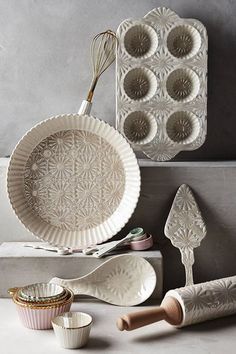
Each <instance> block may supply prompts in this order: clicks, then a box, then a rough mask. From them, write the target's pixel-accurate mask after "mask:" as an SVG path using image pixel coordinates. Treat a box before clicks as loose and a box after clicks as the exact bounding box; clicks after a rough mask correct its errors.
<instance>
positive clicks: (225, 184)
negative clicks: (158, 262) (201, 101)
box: [0, 0, 236, 289]
mask: <svg viewBox="0 0 236 354" xmlns="http://www.w3.org/2000/svg"><path fill="white" fill-rule="evenodd" d="M158 6H167V7H170V8H172V9H173V10H175V11H176V12H177V13H178V14H179V15H180V16H182V17H193V18H197V19H199V20H201V21H202V22H203V23H204V24H205V25H206V27H207V30H208V34H209V99H208V137H207V141H206V143H205V144H204V146H203V147H202V148H201V149H199V150H196V151H193V152H183V153H181V154H179V155H178V156H177V157H176V160H230V159H235V158H236V139H235V128H236V118H235V112H236V97H234V96H235V89H234V87H235V82H236V67H235V66H236V64H235V59H234V58H235V55H236V38H235V36H236V21H235V17H236V1H233V0H221V1H218V0H172V1H171V0H169V1H165V0H163V1H151V0H145V1H144V0H143V1H140V0H139V1H137V0H136V1H135V0H117V1H114V0H110V1H109V0H100V1H98V0H93V1H92V0H90V1H88V0H47V1H46V0H44V1H43V0H38V1H33V0H21V1H19V0H7V1H4V0H0V156H5V155H9V154H10V153H11V151H12V148H13V147H14V145H15V144H16V142H17V141H18V140H19V139H20V138H21V136H22V135H23V134H24V133H25V132H26V131H27V130H28V129H30V128H31V127H32V126H33V125H34V124H36V123H37V122H39V121H41V120H43V119H45V118H47V117H48V116H52V115H56V114H60V113H68V112H76V111H77V110H78V108H79V105H80V102H81V100H82V99H83V98H84V96H85V94H86V92H87V88H88V86H89V81H90V69H89V65H90V63H89V44H90V41H91V39H92V37H93V35H94V34H96V33H98V32H99V31H102V30H104V29H106V28H111V29H116V28H117V26H118V25H119V23H120V22H121V21H122V20H124V19H125V18H128V17H141V16H143V15H145V14H146V13H147V12H148V11H149V10H151V9H152V8H154V7H158ZM114 78H115V68H114V66H113V67H112V68H110V69H109V71H108V72H106V73H105V74H104V76H103V77H102V78H101V81H100V83H99V84H98V87H97V90H96V94H95V100H94V107H93V113H94V115H97V116H98V117H100V118H103V119H105V120H106V121H108V122H110V123H111V124H113V125H114V123H115V82H114ZM208 165H209V166H208ZM166 166H167V165H166V164H163V165H162V166H161V165H160V164H159V165H158V166H157V167H152V168H149V167H147V168H143V169H142V193H141V198H140V201H139V204H138V207H137V209H136V211H135V213H134V215H133V217H132V219H131V220H130V222H129V224H128V225H127V227H126V230H128V229H130V227H133V226H137V225H141V226H143V227H145V229H147V230H148V231H150V232H151V233H153V235H154V236H155V239H156V241H157V242H158V243H159V246H160V248H161V250H162V252H163V255H164V266H165V274H164V275H165V288H166V289H168V288H170V287H175V286H179V285H183V282H184V272H183V268H182V266H181V263H180V257H179V253H178V251H177V250H176V249H175V248H173V247H172V246H171V244H170V242H169V240H167V239H166V238H165V237H164V235H163V226H164V223H165V220H166V217H167V215H168V211H169V208H170V206H171V203H172V200H173V197H174V194H175V192H176V190H177V188H178V186H179V185H180V184H182V183H188V184H189V185H190V186H191V187H192V188H193V190H194V192H195V193H196V197H197V200H198V202H199V203H200V207H201V210H202V213H203V216H204V217H205V218H206V222H207V228H208V234H207V237H206V239H205V240H204V241H203V242H202V246H201V247H200V248H199V249H197V251H196V265H195V281H203V280H208V279H214V278H217V277H221V276H227V275H231V274H234V273H235V264H236V261H235V259H236V254H235V250H236V238H235V233H236V219H235V216H234V211H235V209H236V196H235V194H234V190H235V177H234V176H235V171H236V164H235V163H234V164H233V165H227V164H222V166H221V167H219V168H215V167H212V165H210V164H208V163H207V164H206V165H205V164H204V168H202V167H200V166H201V164H200V165H198V164H197V165H196V166H195V167H194V166H193V165H192V164H187V166H186V165H185V167H183V166H181V164H180V165H178V164H177V165H175V164H173V165H172V166H171V165H170V166H169V167H166ZM5 169H6V168H5V167H4V172H3V173H2V177H1V176H0V177H1V181H0V183H1V186H0V196H1V201H0V203H1V205H0V206H1V208H2V211H1V213H0V226H1V227H0V230H1V231H0V241H3V240H12V241H13V240H27V239H30V237H31V239H32V236H29V233H28V232H26V231H24V230H23V227H21V226H20V224H19V223H17V220H16V218H14V215H13V213H12V212H11V211H10V207H9V204H8V201H7V197H6V191H5ZM1 208H0V210H1ZM122 233H125V230H123V231H122Z"/></svg>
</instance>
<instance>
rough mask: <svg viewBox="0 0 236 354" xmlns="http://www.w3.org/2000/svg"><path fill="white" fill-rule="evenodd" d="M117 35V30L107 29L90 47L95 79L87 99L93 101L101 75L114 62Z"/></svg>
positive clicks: (97, 36)
mask: <svg viewBox="0 0 236 354" xmlns="http://www.w3.org/2000/svg"><path fill="white" fill-rule="evenodd" d="M116 44H117V37H116V34H115V32H113V31H111V30H107V31H105V32H101V33H99V34H97V35H96V36H95V37H94V39H93V41H92V43H91V48H90V53H91V61H92V68H93V79H92V82H91V85H90V89H89V92H88V96H87V101H88V102H91V101H92V98H93V93H94V89H95V87H96V85H97V82H98V79H99V77H100V76H101V75H102V73H103V72H104V71H105V70H106V69H107V68H108V67H109V66H110V65H111V64H112V63H113V61H114V60H115V57H116Z"/></svg>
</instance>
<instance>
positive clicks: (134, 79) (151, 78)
mask: <svg viewBox="0 0 236 354" xmlns="http://www.w3.org/2000/svg"><path fill="white" fill-rule="evenodd" d="M124 90H125V93H126V95H127V96H128V97H129V98H130V99H131V100H135V101H147V100H149V99H150V98H152V96H153V95H154V94H155V93H156V90H157V80H156V77H155V75H154V74H153V72H152V71H151V70H149V69H146V68H135V69H132V70H130V71H129V72H128V73H127V74H126V76H125V78H124Z"/></svg>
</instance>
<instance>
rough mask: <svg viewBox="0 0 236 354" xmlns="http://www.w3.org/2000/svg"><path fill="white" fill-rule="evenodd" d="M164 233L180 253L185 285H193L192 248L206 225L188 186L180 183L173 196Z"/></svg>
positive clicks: (204, 231) (198, 242) (199, 241)
mask: <svg viewBox="0 0 236 354" xmlns="http://www.w3.org/2000/svg"><path fill="white" fill-rule="evenodd" d="M164 232H165V235H166V237H168V238H169V239H170V241H171V243H172V245H173V246H175V247H177V248H178V249H179V250H180V253H181V260H182V263H183V265H184V268H185V277H186V283H185V286H187V285H193V269H192V268H193V264H194V253H193V250H194V248H196V247H199V246H200V243H201V241H202V240H203V239H204V237H205V236H206V232H207V230H206V225H205V222H204V220H203V218H202V215H201V212H200V209H199V207H198V205H197V202H196V200H195V198H194V196H193V193H192V191H191V189H190V188H189V186H187V185H186V184H182V185H181V186H180V187H179V189H178V191H177V193H176V196H175V199H174V201H173V204H172V207H171V210H170V213H169V216H168V218H167V221H166V225H165V230H164Z"/></svg>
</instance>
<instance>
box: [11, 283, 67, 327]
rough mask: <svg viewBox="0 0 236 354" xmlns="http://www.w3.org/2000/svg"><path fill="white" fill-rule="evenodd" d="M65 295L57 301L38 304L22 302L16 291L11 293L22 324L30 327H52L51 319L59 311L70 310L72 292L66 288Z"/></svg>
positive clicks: (58, 313)
mask: <svg viewBox="0 0 236 354" xmlns="http://www.w3.org/2000/svg"><path fill="white" fill-rule="evenodd" d="M67 293H68V295H67V297H66V298H65V299H64V300H62V301H58V302H52V303H46V304H41V303H40V304H38V303H31V302H24V301H22V300H20V299H19V298H18V297H17V291H16V292H15V293H14V294H13V297H12V299H13V301H14V303H15V304H16V308H17V312H18V315H19V317H20V320H21V322H22V324H23V325H24V326H25V327H27V328H31V329H49V328H52V323H51V320H52V319H53V318H54V317H56V316H58V315H60V314H61V313H64V312H67V311H69V310H70V307H71V304H72V302H73V299H74V294H73V292H72V291H71V290H70V289H67Z"/></svg>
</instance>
